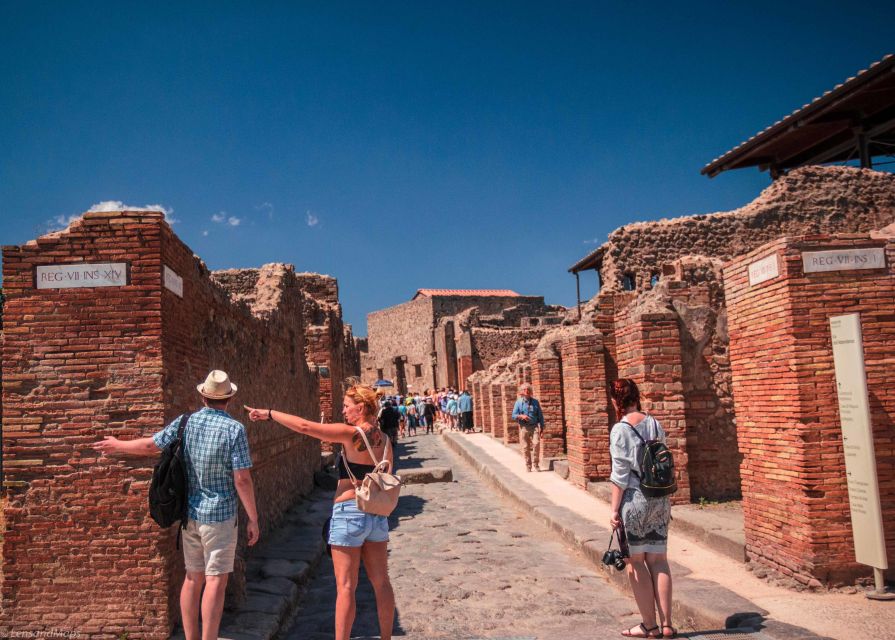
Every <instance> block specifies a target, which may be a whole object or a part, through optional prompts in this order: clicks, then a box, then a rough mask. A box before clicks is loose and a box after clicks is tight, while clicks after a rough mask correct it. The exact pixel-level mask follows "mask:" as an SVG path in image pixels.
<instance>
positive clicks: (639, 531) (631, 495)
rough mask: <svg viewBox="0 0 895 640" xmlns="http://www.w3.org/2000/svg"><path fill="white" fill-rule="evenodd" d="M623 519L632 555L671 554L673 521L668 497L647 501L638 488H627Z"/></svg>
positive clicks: (622, 509) (622, 511) (624, 497)
mask: <svg viewBox="0 0 895 640" xmlns="http://www.w3.org/2000/svg"><path fill="white" fill-rule="evenodd" d="M621 517H622V523H624V525H625V536H626V537H627V539H628V548H629V550H630V552H631V554H632V555H633V554H635V553H667V552H668V523H669V522H671V500H670V499H669V498H668V496H662V497H661V498H647V497H646V496H645V495H643V492H642V491H640V488H639V487H638V488H636V489H625V494H624V496H623V497H622V505H621Z"/></svg>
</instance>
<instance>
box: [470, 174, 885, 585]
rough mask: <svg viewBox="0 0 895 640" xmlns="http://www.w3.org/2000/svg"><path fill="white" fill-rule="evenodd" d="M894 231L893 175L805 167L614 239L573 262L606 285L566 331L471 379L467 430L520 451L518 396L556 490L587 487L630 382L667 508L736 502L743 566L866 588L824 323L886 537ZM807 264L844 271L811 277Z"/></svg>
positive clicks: (605, 454) (510, 354) (601, 463)
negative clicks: (868, 443) (857, 343)
mask: <svg viewBox="0 0 895 640" xmlns="http://www.w3.org/2000/svg"><path fill="white" fill-rule="evenodd" d="M893 223H895V176H893V175H892V174H889V173H881V172H876V171H871V170H867V169H855V168H849V167H803V168H800V169H795V170H793V171H791V172H790V173H789V174H788V175H786V176H784V177H781V178H779V179H778V180H776V181H775V182H774V183H773V184H772V185H771V186H770V187H768V188H767V189H765V190H764V191H763V192H762V193H761V195H760V196H759V197H758V198H756V200H754V201H753V202H752V203H750V204H748V205H747V206H745V207H743V208H741V209H738V210H736V211H731V212H726V213H715V214H708V215H697V216H691V217H684V218H677V219H673V220H660V221H656V222H647V223H637V224H631V225H626V226H625V227H622V228H620V229H618V230H616V231H615V232H613V233H612V234H610V236H609V240H608V242H606V243H605V244H604V245H603V246H601V247H600V248H598V249H597V250H596V251H595V252H593V253H592V254H591V255H590V256H588V257H587V258H586V259H585V260H583V261H580V262H579V263H578V264H579V266H580V265H582V264H584V265H587V264H590V265H592V266H593V268H594V269H595V270H596V271H597V272H598V274H599V278H600V282H601V284H602V288H601V290H600V292H599V293H598V294H597V295H596V296H595V297H594V298H593V299H591V300H590V301H588V302H587V303H586V304H584V305H583V306H582V309H581V316H580V319H579V315H578V311H577V310H572V311H570V312H569V314H568V315H567V318H566V321H565V323H564V324H563V326H561V327H558V328H555V329H553V330H552V331H550V332H548V333H546V334H545V335H544V336H543V337H542V338H541V339H540V340H539V341H538V342H537V343H536V344H535V345H533V346H532V345H521V346H520V348H518V349H515V350H512V351H510V350H508V351H507V352H506V353H505V356H504V358H502V359H501V360H499V361H497V362H496V363H494V364H493V365H491V366H490V367H488V368H487V369H486V370H483V371H480V372H477V373H474V374H473V375H472V376H470V378H469V379H468V385H469V387H470V388H471V389H472V391H473V395H474V399H475V413H474V418H475V421H476V424H477V425H479V426H481V427H483V428H484V429H485V431H486V432H488V433H490V434H492V435H493V436H494V437H499V438H502V439H504V440H505V441H506V442H513V441H514V440H515V439H517V438H518V433H517V431H518V429H517V427H516V425H515V424H511V421H510V420H509V410H508V408H510V407H512V400H513V399H514V398H515V393H516V388H517V386H518V384H519V383H521V382H523V381H526V382H531V383H532V384H533V386H534V387H535V394H536V395H537V396H538V397H539V398H540V400H541V404H542V407H543V408H544V412H545V417H546V422H547V429H546V438H545V441H544V454H545V456H546V457H547V458H556V459H560V458H562V459H567V461H568V468H569V480H570V481H572V482H573V483H575V484H577V485H578V486H581V487H586V486H587V485H588V484H589V483H592V482H598V481H605V480H607V479H608V477H609V472H610V466H609V464H610V458H609V428H610V427H611V425H612V424H614V422H615V421H616V418H617V416H615V415H614V412H613V410H612V406H611V403H610V401H609V397H608V393H607V389H608V384H609V383H610V382H611V381H612V380H613V379H615V378H618V377H629V378H633V379H634V380H635V381H636V382H637V383H638V385H639V386H640V389H641V392H642V396H643V398H644V400H645V407H646V408H647V409H648V410H649V411H650V412H652V413H653V414H655V415H656V417H657V418H659V420H660V421H661V422H662V424H663V426H664V427H665V430H666V432H667V435H668V442H669V446H670V448H671V449H672V450H673V452H674V455H675V462H676V466H677V470H678V474H679V477H678V484H679V487H680V490H679V491H678V492H677V493H676V494H675V496H674V501H675V502H677V503H681V502H690V501H698V500H699V499H709V500H720V499H727V498H739V497H742V500H743V511H744V516H745V534H746V552H747V555H748V557H749V559H750V560H753V561H756V562H760V563H762V564H764V565H767V566H770V567H772V568H773V569H775V570H777V571H779V572H780V573H782V574H785V575H788V576H791V577H793V578H795V579H797V580H799V581H801V582H803V583H805V584H817V583H828V584H834V583H839V582H843V581H847V580H849V579H851V578H853V577H854V576H856V575H866V571H867V570H866V569H865V568H861V567H860V566H859V565H857V564H856V562H855V560H854V547H853V541H852V535H851V529H850V517H849V503H848V491H847V488H846V474H845V471H844V456H843V448H842V433H841V429H840V426H839V410H838V406H837V404H836V403H837V396H836V386H835V379H834V375H833V367H832V346H831V337H830V327H829V322H828V317H829V316H830V315H834V314H837V313H841V314H845V313H860V314H861V324H862V330H863V332H864V346H865V358H866V361H867V377H868V386H869V390H870V398H871V412H872V423H873V427H874V436H875V442H874V443H875V448H876V460H877V473H878V476H879V481H880V487H881V493H882V508H883V519H884V521H888V522H893V521H895V491H893V490H892V489H893V487H895V464H893V460H895V439H893V438H892V436H891V433H892V429H893V422H892V416H893V415H895V395H893V392H892V388H893V387H892V384H891V365H890V364H889V365H888V366H887V365H886V363H887V362H888V363H891V359H892V357H893V351H892V348H891V346H888V347H886V346H885V345H887V344H888V345H891V344H895V335H893V332H895V321H893V320H895V302H893V301H895V268H893V253H892V252H893V246H895V245H893V236H895V233H893V231H895V225H893ZM853 255H858V256H859V259H860V260H869V262H866V263H855V262H852V263H849V257H850V256H853ZM811 260H814V261H822V260H839V261H841V262H842V264H843V265H845V266H842V267H836V268H831V269H830V270H825V271H814V270H811V269H812V267H806V266H805V265H808V264H809V263H810V261H811ZM857 265H861V266H857ZM888 529H889V530H888V531H887V532H886V536H887V539H886V544H887V548H888V554H889V558H890V566H891V559H895V527H888ZM890 575H891V571H890Z"/></svg>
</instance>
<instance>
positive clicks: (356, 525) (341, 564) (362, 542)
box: [246, 385, 395, 640]
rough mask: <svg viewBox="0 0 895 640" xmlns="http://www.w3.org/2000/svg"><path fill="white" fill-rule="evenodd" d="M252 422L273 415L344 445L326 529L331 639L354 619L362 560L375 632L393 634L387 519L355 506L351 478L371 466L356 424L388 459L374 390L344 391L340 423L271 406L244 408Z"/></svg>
mask: <svg viewBox="0 0 895 640" xmlns="http://www.w3.org/2000/svg"><path fill="white" fill-rule="evenodd" d="M246 410H247V411H248V412H249V418H251V420H252V421H253V422H257V421H259V420H272V421H273V422H276V423H278V424H281V425H283V426H284V427H286V428H288V429H292V430H293V431H296V432H298V433H302V434H304V435H307V436H311V437H313V438H317V439H318V440H323V441H325V442H336V443H339V444H341V445H342V446H343V450H342V451H343V452H342V464H340V465H339V484H338V486H337V487H336V495H335V501H334V502H333V511H332V520H331V522H330V529H329V544H330V546H331V547H332V558H333V569H334V571H335V574H336V636H335V637H336V640H349V638H350V636H351V627H352V625H353V624H354V616H355V600H354V592H355V590H356V588H357V580H358V573H359V571H360V563H361V560H363V562H364V568H365V569H366V570H367V576H368V577H369V578H370V583H371V584H372V585H373V590H374V591H375V592H376V609H377V612H378V614H379V633H380V635H381V637H382V640H390V638H391V637H392V625H393V622H394V617H395V594H394V592H393V591H392V585H391V581H390V580H389V577H388V518H386V517H385V516H377V515H372V514H369V513H364V512H362V511H359V510H358V508H357V504H356V502H355V496H354V484H353V483H352V481H351V478H350V476H349V474H348V469H347V468H350V469H351V473H352V474H354V477H355V478H361V479H362V478H363V477H364V475H366V474H367V473H370V472H371V471H373V467H374V461H373V457H372V456H371V455H370V451H368V450H367V445H366V444H365V443H364V439H363V438H362V437H361V435H360V434H359V433H358V432H357V429H356V428H355V427H360V428H361V429H362V430H363V431H364V434H365V435H366V437H367V438H366V439H367V440H368V441H369V442H370V446H371V447H372V448H373V454H374V455H375V457H376V460H382V459H383V457H386V456H387V459H388V460H389V462H391V463H394V460H393V459H392V452H391V447H388V450H386V446H385V445H386V441H387V437H386V435H385V434H384V433H383V432H382V431H381V430H380V429H379V426H378V425H377V421H376V414H377V412H378V411H379V401H378V399H377V397H376V392H375V391H374V390H373V389H372V388H371V387H368V386H366V385H355V386H353V387H350V388H349V389H348V390H347V391H345V399H344V401H343V403H342V414H343V416H344V418H345V424H340V423H333V424H321V423H319V422H311V421H310V420H305V419H304V418H301V417H299V416H293V415H290V414H288V413H283V412H282V411H276V410H275V409H252V408H251V407H246Z"/></svg>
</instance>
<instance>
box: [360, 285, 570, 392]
mask: <svg viewBox="0 0 895 640" xmlns="http://www.w3.org/2000/svg"><path fill="white" fill-rule="evenodd" d="M564 311H565V308H564V307H555V306H548V305H545V304H544V298H542V297H539V296H472V295H470V296H450V295H445V296H439V295H436V296H421V297H419V298H417V299H415V300H411V301H409V302H405V303H403V304H400V305H397V306H394V307H390V308H388V309H383V310H380V311H375V312H373V313H371V314H368V316H367V332H368V341H369V348H368V352H367V353H366V354H365V355H363V356H362V369H363V372H362V377H363V380H364V382H367V383H371V382H374V381H375V380H376V379H377V378H378V377H379V373H380V372H381V373H382V377H385V378H389V379H391V380H393V381H394V382H395V384H396V385H397V389H396V390H403V389H402V384H403V385H407V386H409V388H410V389H411V390H412V391H425V390H426V389H431V388H434V387H445V386H454V387H462V386H463V385H464V384H465V382H466V380H467V378H468V377H469V375H470V374H471V373H472V372H474V371H476V370H478V369H480V368H484V367H487V366H489V365H490V364H491V363H493V362H494V361H496V360H497V359H499V358H498V357H496V356H494V355H493V352H494V351H495V349H500V348H501V347H499V346H495V343H497V344H500V345H503V344H510V345H512V344H515V343H516V342H518V341H520V340H521V341H532V340H535V339H536V338H540V337H541V336H543V335H544V334H545V333H546V332H547V330H548V328H549V325H550V324H551V323H553V324H556V323H559V322H561V321H562V319H563V315H562V312H564ZM523 323H524V324H525V326H526V327H527V326H529V325H530V326H531V327H532V328H531V329H528V328H526V329H525V330H524V331H523V332H521V333H520V332H519V331H520V327H521V326H522V325H523ZM535 327H537V328H535ZM477 328H490V329H493V330H494V331H493V332H488V333H481V334H475V333H471V332H473V331H475V330H476V329H477ZM501 329H503V330H504V332H503V333H497V332H498V331H499V330H501ZM476 335H481V336H482V340H483V342H482V345H481V349H482V353H479V352H478V350H479V346H478V345H477V344H476V341H475V340H476ZM515 348H516V347H514V349H515ZM501 357H502V356H501Z"/></svg>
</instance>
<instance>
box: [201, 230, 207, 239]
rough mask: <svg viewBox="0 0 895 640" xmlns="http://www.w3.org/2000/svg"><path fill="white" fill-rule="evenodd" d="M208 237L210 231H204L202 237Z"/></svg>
mask: <svg viewBox="0 0 895 640" xmlns="http://www.w3.org/2000/svg"><path fill="white" fill-rule="evenodd" d="M207 236H208V229H202V237H203V238H205V237H207Z"/></svg>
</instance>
